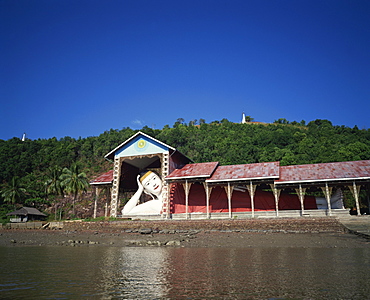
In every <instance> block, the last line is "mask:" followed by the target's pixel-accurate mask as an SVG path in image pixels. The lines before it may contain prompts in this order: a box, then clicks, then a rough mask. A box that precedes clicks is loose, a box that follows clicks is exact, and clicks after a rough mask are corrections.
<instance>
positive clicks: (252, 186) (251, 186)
mask: <svg viewBox="0 0 370 300" xmlns="http://www.w3.org/2000/svg"><path fill="white" fill-rule="evenodd" d="M256 187H257V185H256V184H253V183H252V181H251V182H250V183H249V185H247V189H248V192H249V195H250V196H251V206H252V218H254V194H255V193H256Z"/></svg>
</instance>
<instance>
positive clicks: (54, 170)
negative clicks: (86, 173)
mask: <svg viewBox="0 0 370 300" xmlns="http://www.w3.org/2000/svg"><path fill="white" fill-rule="evenodd" d="M60 175H62V169H61V168H60V167H58V166H54V167H50V168H48V170H47V180H46V181H45V182H44V186H45V191H46V194H47V195H56V196H58V195H63V188H62V181H61V179H60ZM54 206H55V220H56V219H57V209H58V203H55V204H54Z"/></svg>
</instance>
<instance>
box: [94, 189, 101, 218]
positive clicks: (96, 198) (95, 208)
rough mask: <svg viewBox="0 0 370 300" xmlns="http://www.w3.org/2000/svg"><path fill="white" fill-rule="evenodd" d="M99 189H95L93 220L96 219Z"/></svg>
mask: <svg viewBox="0 0 370 300" xmlns="http://www.w3.org/2000/svg"><path fill="white" fill-rule="evenodd" d="M100 192H101V191H100V189H99V188H98V187H95V199H94V215H93V218H94V219H95V218H96V211H97V205H98V199H99V195H100Z"/></svg>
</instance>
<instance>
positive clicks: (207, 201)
mask: <svg viewBox="0 0 370 300" xmlns="http://www.w3.org/2000/svg"><path fill="white" fill-rule="evenodd" d="M203 186H204V189H205V191H206V205H207V219H209V198H210V197H211V193H212V189H213V187H210V186H208V184H207V183H206V182H203Z"/></svg>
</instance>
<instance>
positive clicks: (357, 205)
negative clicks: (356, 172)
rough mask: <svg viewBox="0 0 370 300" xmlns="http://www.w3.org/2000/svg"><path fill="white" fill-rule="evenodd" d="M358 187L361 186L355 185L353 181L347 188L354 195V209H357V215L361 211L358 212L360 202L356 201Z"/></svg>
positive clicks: (358, 191)
mask: <svg viewBox="0 0 370 300" xmlns="http://www.w3.org/2000/svg"><path fill="white" fill-rule="evenodd" d="M360 188H361V185H356V182H353V185H352V186H349V189H350V190H351V192H352V194H353V196H354V197H355V201H356V209H357V215H358V216H360V215H361V212H360V203H359V201H358V195H359V193H360Z"/></svg>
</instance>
